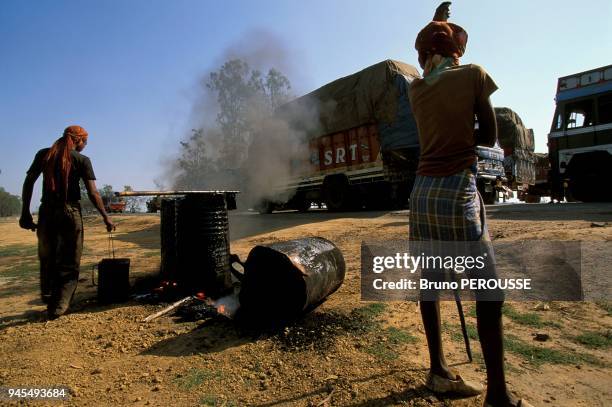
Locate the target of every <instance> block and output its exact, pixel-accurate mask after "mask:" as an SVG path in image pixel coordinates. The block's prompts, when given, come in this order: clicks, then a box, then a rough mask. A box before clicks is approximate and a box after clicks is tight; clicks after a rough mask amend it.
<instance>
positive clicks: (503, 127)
mask: <svg viewBox="0 0 612 407" xmlns="http://www.w3.org/2000/svg"><path fill="white" fill-rule="evenodd" d="M495 118H496V119H497V139H498V141H499V145H500V146H501V148H502V149H503V150H504V169H505V171H506V178H507V179H508V184H507V186H508V191H516V193H517V197H518V199H519V200H521V201H524V200H526V198H527V194H528V191H530V190H532V191H533V188H534V187H535V184H536V161H537V158H536V154H535V153H534V147H535V143H534V136H533V129H528V128H526V127H525V125H524V124H523V121H522V120H521V118H520V117H519V115H518V114H517V113H516V112H515V111H513V110H512V109H510V108H507V107H496V108H495Z"/></svg>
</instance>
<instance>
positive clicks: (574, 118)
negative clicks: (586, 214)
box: [548, 65, 612, 202]
mask: <svg viewBox="0 0 612 407" xmlns="http://www.w3.org/2000/svg"><path fill="white" fill-rule="evenodd" d="M555 100H556V104H557V106H556V109H555V114H554V117H553V123H552V126H551V130H550V134H549V135H548V153H549V159H550V165H551V168H550V182H551V192H552V198H553V199H558V200H563V198H566V199H567V200H568V201H573V200H578V201H584V202H593V201H612V182H611V181H610V179H611V178H610V177H611V174H612V65H608V66H604V67H601V68H597V69H592V70H589V71H585V72H580V73H576V74H573V75H569V76H564V77H561V78H559V80H558V82H557V94H556V97H555Z"/></svg>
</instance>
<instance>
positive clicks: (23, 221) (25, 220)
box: [19, 214, 37, 232]
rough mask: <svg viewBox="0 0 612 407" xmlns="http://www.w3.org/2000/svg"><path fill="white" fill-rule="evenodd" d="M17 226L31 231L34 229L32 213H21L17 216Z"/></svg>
mask: <svg viewBox="0 0 612 407" xmlns="http://www.w3.org/2000/svg"><path fill="white" fill-rule="evenodd" d="M19 226H20V227H21V228H22V229H27V230H31V231H32V232H34V231H36V227H37V225H36V223H34V220H33V219H32V215H30V214H22V215H21V217H20V218H19Z"/></svg>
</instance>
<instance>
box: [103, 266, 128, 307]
mask: <svg viewBox="0 0 612 407" xmlns="http://www.w3.org/2000/svg"><path fill="white" fill-rule="evenodd" d="M129 296H130V259H127V258H113V259H102V261H100V263H98V302H99V303H101V304H113V303H118V302H124V301H127V300H128V298H129Z"/></svg>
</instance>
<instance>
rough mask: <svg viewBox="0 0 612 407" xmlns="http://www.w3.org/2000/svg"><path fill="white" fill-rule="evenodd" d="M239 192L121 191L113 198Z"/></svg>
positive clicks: (229, 192) (233, 192) (236, 192)
mask: <svg viewBox="0 0 612 407" xmlns="http://www.w3.org/2000/svg"><path fill="white" fill-rule="evenodd" d="M239 193H240V191H180V190H179V191H123V192H115V196H169V195H197V194H239Z"/></svg>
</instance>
